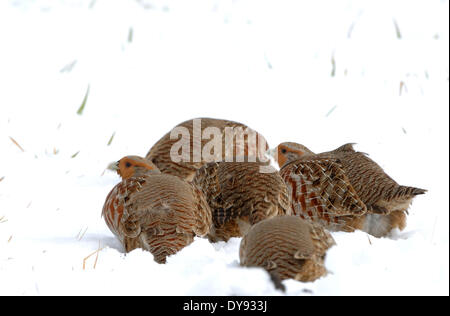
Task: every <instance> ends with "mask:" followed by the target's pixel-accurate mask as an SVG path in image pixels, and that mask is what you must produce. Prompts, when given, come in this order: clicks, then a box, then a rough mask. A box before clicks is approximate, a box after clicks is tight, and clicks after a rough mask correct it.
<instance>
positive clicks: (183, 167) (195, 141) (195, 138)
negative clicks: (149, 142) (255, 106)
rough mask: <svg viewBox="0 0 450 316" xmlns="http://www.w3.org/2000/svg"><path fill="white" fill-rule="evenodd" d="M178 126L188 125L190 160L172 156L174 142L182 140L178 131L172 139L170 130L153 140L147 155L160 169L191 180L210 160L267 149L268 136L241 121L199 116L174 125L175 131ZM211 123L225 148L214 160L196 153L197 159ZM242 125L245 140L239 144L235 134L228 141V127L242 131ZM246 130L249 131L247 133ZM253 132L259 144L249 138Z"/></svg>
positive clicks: (256, 153)
mask: <svg viewBox="0 0 450 316" xmlns="http://www.w3.org/2000/svg"><path fill="white" fill-rule="evenodd" d="M195 121H197V122H199V124H201V127H200V129H199V130H198V131H197V134H198V135H196V131H195V130H194V122H195ZM179 127H181V128H185V129H186V131H188V133H189V144H186V145H188V146H189V149H190V151H189V152H188V153H187V157H186V158H187V160H188V161H183V160H182V161H179V162H175V161H173V159H172V157H171V156H170V153H171V150H172V149H173V146H174V145H175V144H176V143H177V142H179V141H180V137H178V136H179V135H175V136H176V138H175V139H171V137H170V134H171V132H168V133H167V134H165V135H164V136H163V137H162V138H161V139H160V140H159V141H157V142H156V144H154V145H153V147H152V148H151V149H150V151H149V152H148V153H147V155H146V157H145V158H146V159H147V160H149V161H151V162H153V163H154V164H155V165H156V166H157V167H158V168H159V170H161V172H163V173H168V174H172V175H175V176H178V177H181V178H183V179H185V180H188V181H191V180H192V178H193V176H194V174H195V172H196V170H197V169H198V168H200V167H202V166H203V165H205V164H206V163H208V162H212V161H225V160H226V158H227V160H226V161H236V160H234V159H235V158H236V157H241V156H252V157H257V158H258V157H262V156H263V155H264V153H265V151H266V150H267V149H268V145H267V143H266V140H265V139H264V137H263V136H262V135H261V134H259V133H257V132H256V131H254V130H252V129H250V128H248V126H246V125H244V124H242V123H238V122H233V121H229V120H221V119H212V118H198V119H192V120H188V121H185V122H183V123H180V124H178V125H177V126H176V127H175V128H174V129H172V131H173V130H175V129H176V128H179ZM212 127H215V128H217V129H218V131H219V133H220V137H221V144H222V150H221V152H220V153H219V152H217V153H215V154H216V156H215V157H214V159H213V160H207V159H205V157H203V155H201V157H197V158H199V160H198V161H196V159H194V151H195V147H197V148H199V149H200V151H201V150H202V149H203V148H204V147H205V145H206V144H207V143H208V142H210V139H209V136H210V135H205V136H206V137H204V135H203V134H204V133H205V132H206V129H208V128H212ZM239 129H241V131H243V132H244V134H243V137H244V138H243V144H239V142H238V141H236V139H235V138H233V139H231V142H229V143H228V142H227V141H230V140H227V139H226V133H227V130H228V131H229V130H231V131H234V132H236V133H239ZM247 129H248V130H247ZM246 131H247V133H245V132H246ZM250 133H256V134H255V138H256V139H255V140H256V144H252V143H251V142H250V140H249V134H250ZM231 136H233V135H231ZM235 136H236V135H235ZM226 145H228V147H226ZM242 145H243V147H242ZM250 145H255V148H252V147H250ZM230 146H231V147H230ZM259 146H261V150H259ZM249 148H250V149H249ZM250 153H253V155H250ZM185 154H186V153H185ZM230 159H231V160H230Z"/></svg>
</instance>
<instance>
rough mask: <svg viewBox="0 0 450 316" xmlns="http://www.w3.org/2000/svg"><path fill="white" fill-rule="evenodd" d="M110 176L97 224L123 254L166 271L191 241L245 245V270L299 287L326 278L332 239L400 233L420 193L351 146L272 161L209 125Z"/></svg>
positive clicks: (284, 151)
mask: <svg viewBox="0 0 450 316" xmlns="http://www.w3.org/2000/svg"><path fill="white" fill-rule="evenodd" d="M236 131H237V132H236ZM242 131H244V133H242ZM213 137H218V139H220V141H221V142H220V143H219V144H217V143H216V145H217V146H215V147H214V146H211V139H213ZM239 138H240V139H241V140H242V141H238V139H239ZM208 146H209V147H208ZM214 151H215V152H214ZM266 152H267V153H270V154H271V155H272V156H273V157H274V159H275V161H276V162H277V163H278V166H279V167H280V171H277V170H276V169H275V168H274V167H272V166H270V160H269V159H268V158H267V157H266V156H265V154H266ZM180 157H181V158H182V159H180ZM109 169H112V170H115V171H116V172H117V173H118V174H119V175H120V177H121V178H122V181H121V182H120V183H119V184H117V185H116V186H115V187H114V188H113V189H112V190H111V192H110V193H109V194H108V196H107V198H106V201H105V204H104V206H103V211H102V215H103V217H104V219H105V221H106V224H107V225H108V227H109V229H110V230H111V231H112V232H113V233H114V235H115V236H116V237H117V238H118V239H119V241H120V242H121V243H122V245H123V247H124V249H125V251H126V252H129V251H132V250H133V249H136V248H142V249H145V250H148V251H150V252H151V253H152V254H153V256H154V259H155V261H156V262H158V263H165V262H166V258H167V257H168V256H170V255H173V254H175V253H177V252H178V251H180V250H181V249H183V248H184V247H186V246H188V245H189V244H191V243H192V242H193V241H194V237H195V236H198V237H206V238H208V239H209V241H211V242H217V241H227V240H228V239H230V238H231V237H242V240H241V245H240V250H239V258H240V264H241V265H242V266H248V267H262V268H264V269H266V270H267V271H268V272H269V273H270V275H271V276H272V277H275V278H277V279H279V280H284V279H295V280H299V281H302V282H311V281H314V280H316V279H317V278H320V277H322V276H325V275H326V274H327V270H326V268H325V263H324V262H325V256H326V252H327V250H328V249H329V248H330V247H331V246H333V245H334V244H335V242H334V240H333V237H332V236H331V234H330V233H329V232H328V231H346V232H352V231H354V230H362V231H365V232H367V233H368V234H371V235H373V236H375V237H384V236H388V235H389V233H390V232H391V231H392V230H393V229H399V230H403V229H404V228H405V226H406V215H407V212H408V208H409V206H410V205H411V202H412V199H413V198H414V197H415V196H416V195H419V194H423V193H425V192H426V190H423V189H418V188H414V187H407V186H402V185H399V184H397V182H395V181H394V180H393V179H392V178H390V177H389V176H388V175H387V174H386V173H385V172H384V171H383V169H382V168H381V167H380V166H379V165H378V164H376V163H375V162H374V161H373V160H371V159H370V158H369V157H368V156H367V155H366V154H364V153H361V152H357V151H355V150H354V149H353V145H352V144H346V145H343V146H341V147H339V148H337V149H335V150H333V151H329V152H325V153H320V154H315V153H313V152H312V151H310V150H309V149H308V148H306V147H305V146H303V145H300V144H297V143H282V144H280V145H278V146H277V147H276V148H275V149H273V150H270V151H268V145H267V143H266V140H265V138H264V137H263V136H262V135H261V134H260V133H258V132H256V131H254V130H252V129H250V128H248V127H247V126H246V125H244V124H241V123H237V122H232V121H227V120H219V119H211V118H199V119H194V120H189V121H186V122H183V123H181V124H179V125H178V126H176V127H175V128H174V129H172V130H171V131H170V132H168V133H167V134H166V135H164V136H163V137H162V138H161V139H160V140H159V141H158V142H156V144H155V145H154V146H153V147H152V148H151V149H150V151H149V152H148V154H147V155H146V157H145V158H142V157H138V156H126V157H123V158H122V159H120V160H119V161H117V162H115V163H112V164H110V165H109Z"/></svg>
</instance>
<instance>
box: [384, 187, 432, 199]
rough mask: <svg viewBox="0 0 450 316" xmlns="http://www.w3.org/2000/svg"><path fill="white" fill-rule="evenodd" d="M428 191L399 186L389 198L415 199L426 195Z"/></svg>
mask: <svg viewBox="0 0 450 316" xmlns="http://www.w3.org/2000/svg"><path fill="white" fill-rule="evenodd" d="M426 192H427V190H424V189H419V188H414V187H407V186H403V185H401V186H399V187H398V188H397V189H396V190H393V191H392V192H391V194H390V196H389V199H390V200H393V199H399V198H405V199H407V198H413V197H414V196H416V195H420V194H425V193H426Z"/></svg>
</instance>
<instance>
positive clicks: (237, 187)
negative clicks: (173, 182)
mask: <svg viewBox="0 0 450 316" xmlns="http://www.w3.org/2000/svg"><path fill="white" fill-rule="evenodd" d="M261 166H263V164H261V163H257V162H213V163H209V164H207V165H205V166H203V167H202V168H200V169H199V170H197V173H196V175H195V177H194V179H193V183H194V184H195V185H197V186H198V187H199V188H201V190H202V191H203V192H204V194H205V197H206V199H207V201H208V204H209V206H210V208H211V210H212V217H213V223H214V229H213V230H212V231H211V233H210V234H209V236H208V237H209V239H210V241H219V240H225V241H227V240H228V239H229V238H231V237H241V236H243V235H244V234H245V232H246V231H247V230H248V228H249V226H250V225H253V224H255V223H257V222H259V221H261V220H263V219H265V218H270V217H273V216H278V215H285V214H290V212H291V211H290V198H289V195H288V193H287V187H286V185H285V183H284V182H283V179H282V178H281V177H280V175H279V173H278V172H277V171H276V170H275V169H274V168H272V170H271V171H272V172H267V171H269V170H268V169H265V172H264V173H262V172H261V169H260V167H261Z"/></svg>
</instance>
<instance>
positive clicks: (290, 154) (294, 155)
mask: <svg viewBox="0 0 450 316" xmlns="http://www.w3.org/2000/svg"><path fill="white" fill-rule="evenodd" d="M305 153H312V152H311V151H310V150H308V149H307V148H306V147H304V146H303V145H300V144H296V143H282V144H280V145H278V147H277V156H276V157H275V160H276V161H277V163H278V166H279V167H280V168H281V167H283V166H284V165H285V164H286V163H288V162H290V161H294V160H296V159H299V158H300V157H301V156H303V155H304V154H305Z"/></svg>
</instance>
